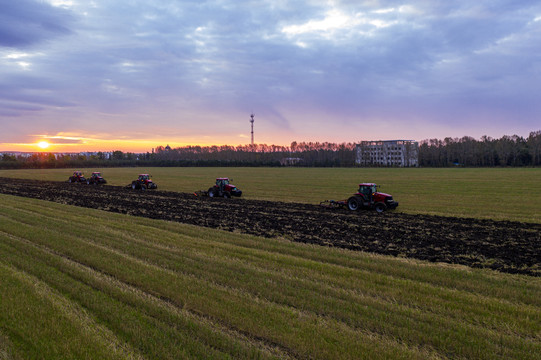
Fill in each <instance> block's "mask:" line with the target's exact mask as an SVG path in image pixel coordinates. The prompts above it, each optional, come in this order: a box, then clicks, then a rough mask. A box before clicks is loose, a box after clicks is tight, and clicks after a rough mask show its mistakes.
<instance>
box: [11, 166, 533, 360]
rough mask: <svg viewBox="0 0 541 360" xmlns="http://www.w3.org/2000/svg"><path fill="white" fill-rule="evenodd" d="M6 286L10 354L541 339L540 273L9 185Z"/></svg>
mask: <svg viewBox="0 0 541 360" xmlns="http://www.w3.org/2000/svg"><path fill="white" fill-rule="evenodd" d="M207 171H208V170H207ZM108 172H109V171H108ZM154 175H156V174H154ZM194 176H195V175H194ZM198 176H200V175H198ZM233 176H236V175H235V174H233ZM237 177H238V176H237ZM155 178H157V176H155ZM164 183H167V182H166V181H165V180H164ZM239 184H240V183H239ZM239 186H240V185H239ZM0 294H1V295H2V296H1V298H0V359H143V358H145V359H181V358H208V359H217V358H234V359H240V358H249V359H254V358H260V359H266V358H305V359H307V358H319V359H430V358H432V359H450V358H453V359H456V358H462V359H491V360H492V359H535V358H539V354H541V279H539V278H534V277H528V276H518V275H509V274H502V273H497V272H493V271H488V270H475V269H470V268H465V267H460V266H452V265H442V264H430V263H423V262H420V261H413V260H405V259H398V258H392V257H383V256H376V255H370V254H364V253H360V252H352V251H347V250H340V249H334V248H326V247H319V246H310V245H306V244H299V243H291V242H288V241H285V240H280V239H263V238H257V237H252V236H247V235H240V234H234V233H228V232H222V231H218V230H210V229H205V228H199V227H193V226H189V225H183V224H178V223H171V222H165V221H158V220H150V219H145V218H138V217H130V216H126V215H120V214H112V213H109V212H103V211H98V210H92V209H81V208H75V207H72V206H67V205H61V204H56V203H50V202H44V201H40V200H33V199H26V198H18V197H13V196H7V195H0Z"/></svg>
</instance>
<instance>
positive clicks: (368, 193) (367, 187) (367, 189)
mask: <svg viewBox="0 0 541 360" xmlns="http://www.w3.org/2000/svg"><path fill="white" fill-rule="evenodd" d="M376 192H377V185H376V184H374V183H362V184H359V190H358V191H357V193H358V194H361V195H363V196H364V197H365V198H366V199H370V198H371V197H372V196H373V195H375V194H376Z"/></svg>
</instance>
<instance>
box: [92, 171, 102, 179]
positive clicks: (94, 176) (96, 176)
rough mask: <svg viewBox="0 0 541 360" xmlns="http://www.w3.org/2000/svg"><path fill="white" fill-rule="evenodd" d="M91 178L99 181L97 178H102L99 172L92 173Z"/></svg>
mask: <svg viewBox="0 0 541 360" xmlns="http://www.w3.org/2000/svg"><path fill="white" fill-rule="evenodd" d="M92 177H93V178H94V179H99V178H101V177H102V176H101V172H99V171H94V172H93V173H92Z"/></svg>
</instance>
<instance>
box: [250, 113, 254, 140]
mask: <svg viewBox="0 0 541 360" xmlns="http://www.w3.org/2000/svg"><path fill="white" fill-rule="evenodd" d="M254 116H255V115H254V114H252V115H250V123H252V145H253V144H254Z"/></svg>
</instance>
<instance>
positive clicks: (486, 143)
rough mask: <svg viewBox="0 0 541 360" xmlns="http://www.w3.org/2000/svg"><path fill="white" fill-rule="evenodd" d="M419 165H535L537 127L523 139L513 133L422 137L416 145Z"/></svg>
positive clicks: (540, 140) (538, 160) (540, 143)
mask: <svg viewBox="0 0 541 360" xmlns="http://www.w3.org/2000/svg"><path fill="white" fill-rule="evenodd" d="M419 164H420V166H425V167H446V166H467V167H491V166H539V165H541V130H540V131H534V132H531V133H530V135H529V136H528V137H527V138H524V137H521V136H517V135H513V136H507V135H505V136H503V137H501V138H500V139H493V138H491V137H488V136H483V137H481V139H479V140H476V139H474V138H472V137H470V136H464V137H462V138H445V139H443V140H439V139H430V140H424V141H422V142H421V144H420V145H419Z"/></svg>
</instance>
